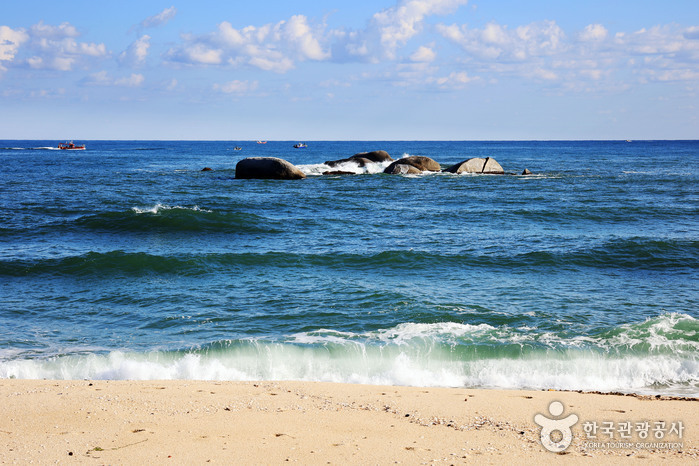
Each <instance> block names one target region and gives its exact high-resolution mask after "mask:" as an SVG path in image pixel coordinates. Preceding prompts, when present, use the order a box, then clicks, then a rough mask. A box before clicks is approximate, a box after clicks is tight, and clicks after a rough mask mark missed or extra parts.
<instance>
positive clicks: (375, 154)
mask: <svg viewBox="0 0 699 466" xmlns="http://www.w3.org/2000/svg"><path fill="white" fill-rule="evenodd" d="M391 161H393V159H392V158H391V156H390V155H388V152H386V151H385V150H375V151H371V152H360V153H359V154H354V155H353V156H352V157H348V158H346V159H340V160H328V161H327V162H325V165H327V166H329V167H335V166H337V165H340V164H343V163H348V162H351V163H356V164H357V165H359V166H360V167H364V166H365V165H366V164H367V163H382V162H391Z"/></svg>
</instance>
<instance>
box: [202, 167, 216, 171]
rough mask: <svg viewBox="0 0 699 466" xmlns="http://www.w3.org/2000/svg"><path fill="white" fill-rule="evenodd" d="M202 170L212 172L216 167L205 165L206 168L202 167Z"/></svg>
mask: <svg viewBox="0 0 699 466" xmlns="http://www.w3.org/2000/svg"><path fill="white" fill-rule="evenodd" d="M201 171H203V172H212V171H214V169H213V168H209V167H204V168H202V169H201Z"/></svg>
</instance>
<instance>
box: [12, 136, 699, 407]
mask: <svg viewBox="0 0 699 466" xmlns="http://www.w3.org/2000/svg"><path fill="white" fill-rule="evenodd" d="M58 142H62V141H11V140H4V141H0V160H1V163H2V170H1V171H0V245H1V247H0V378H26V379H43V378H48V379H129V380H131V379H196V380H306V381H330V382H345V383H360V384H388V385H411V386H443V387H469V388H474V387H480V388H505V389H536V390H538V389H564V390H596V391H605V392H607V391H618V392H633V393H646V394H648V393H650V394H674V395H681V396H698V395H699V320H697V319H698V318H699V312H698V311H699V310H698V306H697V299H698V297H699V290H698V287H697V285H698V280H697V278H698V274H697V272H698V270H699V215H698V214H699V191H698V187H699V141H629V142H627V141H551V142H538V141H521V142H516V141H507V142H458V141H431V142H430V141H340V142H330V141H307V143H308V147H307V148H305V149H295V148H293V144H294V143H295V142H296V141H269V142H268V143H267V144H257V143H256V142H255V141H214V142H211V141H196V142H184V141H172V142H171V141H75V142H76V143H78V142H79V143H83V142H84V143H85V144H86V145H87V150H85V151H62V150H57V145H58ZM236 146H238V147H240V148H241V150H234V148H235V147H236ZM372 150H386V151H387V152H388V153H389V154H390V155H391V156H392V157H393V158H394V159H397V158H401V157H404V156H408V155H421V156H427V157H431V158H433V159H434V160H436V161H438V162H439V163H440V164H441V165H442V167H444V168H446V167H448V166H449V165H451V164H454V163H457V162H460V161H462V160H465V159H468V158H472V157H492V158H494V159H495V160H497V161H498V162H499V163H500V165H502V167H503V168H504V169H505V171H506V172H507V173H508V174H507V175H453V174H447V173H430V174H424V175H408V176H401V175H384V174H382V173H381V172H382V170H383V167H384V166H382V165H378V164H377V165H370V166H367V167H364V168H360V167H349V169H351V170H352V171H355V172H357V173H358V174H357V175H345V176H340V175H337V176H321V175H320V173H321V172H322V171H324V170H325V169H326V167H325V166H324V165H323V162H324V161H327V160H336V159H342V158H346V157H349V156H351V155H353V154H355V153H358V152H364V151H372ZM253 156H274V157H280V158H283V159H285V160H288V161H289V162H291V163H293V164H295V165H297V166H298V167H299V168H300V169H301V170H302V171H304V172H305V173H306V174H307V175H308V177H307V178H306V179H304V180H295V181H274V180H237V179H235V166H236V163H237V162H238V161H239V160H241V159H243V158H245V157H253ZM204 167H209V168H211V169H212V170H211V171H202V169H203V168H204ZM344 168H345V169H348V167H344ZM525 168H527V169H529V170H531V171H532V172H533V175H530V176H521V175H520V173H521V172H522V171H523V170H524V169H525Z"/></svg>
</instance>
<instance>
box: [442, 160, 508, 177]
mask: <svg viewBox="0 0 699 466" xmlns="http://www.w3.org/2000/svg"><path fill="white" fill-rule="evenodd" d="M444 171H446V172H449V173H479V174H480V173H489V174H496V175H503V174H505V170H503V169H502V167H501V166H500V164H499V163H497V161H496V160H495V159H493V158H490V157H486V158H484V159H483V158H480V157H476V158H472V159H468V160H464V161H463V162H459V163H457V164H456V165H452V166H451V167H449V168H447V169H446V170H444Z"/></svg>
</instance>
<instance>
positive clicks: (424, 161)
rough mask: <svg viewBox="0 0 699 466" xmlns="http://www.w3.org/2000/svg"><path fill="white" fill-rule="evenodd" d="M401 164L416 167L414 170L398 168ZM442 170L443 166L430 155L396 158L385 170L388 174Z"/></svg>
mask: <svg viewBox="0 0 699 466" xmlns="http://www.w3.org/2000/svg"><path fill="white" fill-rule="evenodd" d="M399 165H404V166H408V167H412V168H414V170H410V169H409V168H398V166H399ZM401 170H407V172H406V171H401ZM438 171H442V167H441V166H440V165H439V163H437V162H436V161H434V160H432V159H431V158H429V157H422V156H420V155H413V156H411V157H404V158H402V159H399V160H396V161H395V162H393V163H392V164H391V165H389V166H388V167H386V169H385V170H384V171H383V172H384V173H388V174H393V175H397V174H401V175H404V174H412V173H421V172H438Z"/></svg>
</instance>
